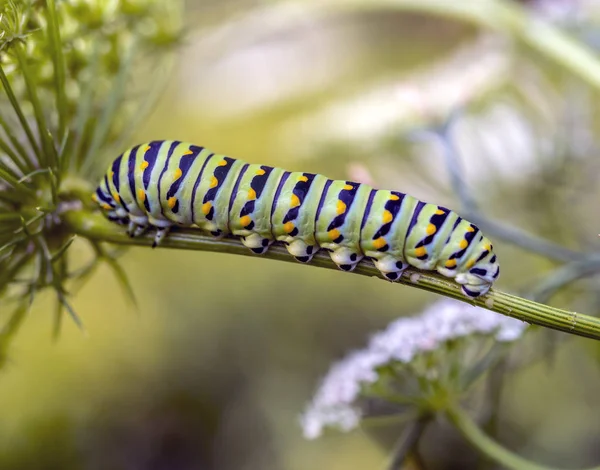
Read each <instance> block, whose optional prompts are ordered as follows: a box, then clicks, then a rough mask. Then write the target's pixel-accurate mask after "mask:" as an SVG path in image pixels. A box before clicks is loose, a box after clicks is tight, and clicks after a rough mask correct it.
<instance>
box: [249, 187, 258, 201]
mask: <svg viewBox="0 0 600 470" xmlns="http://www.w3.org/2000/svg"><path fill="white" fill-rule="evenodd" d="M248 199H249V200H251V201H252V200H254V199H256V191H254V189H252V188H250V189H249V190H248Z"/></svg>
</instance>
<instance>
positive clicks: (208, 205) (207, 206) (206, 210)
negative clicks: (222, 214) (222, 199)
mask: <svg viewBox="0 0 600 470" xmlns="http://www.w3.org/2000/svg"><path fill="white" fill-rule="evenodd" d="M211 207H212V203H210V202H205V203H204V204H202V213H203V214H204V215H207V214H208V213H209V212H210V209H211Z"/></svg>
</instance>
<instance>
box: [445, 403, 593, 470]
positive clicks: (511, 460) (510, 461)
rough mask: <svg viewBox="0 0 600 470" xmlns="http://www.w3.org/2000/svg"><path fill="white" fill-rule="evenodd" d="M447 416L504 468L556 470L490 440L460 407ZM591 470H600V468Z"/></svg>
mask: <svg viewBox="0 0 600 470" xmlns="http://www.w3.org/2000/svg"><path fill="white" fill-rule="evenodd" d="M446 416H447V417H448V419H449V420H450V422H451V423H452V424H453V425H454V426H455V427H456V428H457V429H458V431H459V432H460V433H461V434H462V435H463V437H464V438H465V439H466V440H467V441H468V442H469V443H470V444H471V445H472V446H473V447H475V448H476V449H477V450H478V451H479V452H480V453H481V454H482V455H485V456H486V457H488V458H490V459H492V460H493V461H495V462H496V463H498V464H500V465H502V466H503V467H506V468H508V469H511V470H554V467H546V466H544V465H540V464H537V463H534V462H530V461H529V460H527V459H525V458H523V457H521V456H519V455H517V454H515V453H513V452H511V451H510V450H508V449H507V448H505V447H503V446H501V445H500V444H499V443H498V442H496V441H494V440H493V439H490V438H489V437H488V436H487V435H486V434H485V433H484V432H483V431H482V430H481V429H480V428H479V427H478V426H477V424H475V422H474V421H473V420H472V419H471V418H470V417H469V415H468V414H467V413H465V412H464V411H463V410H462V409H460V408H459V407H458V406H453V407H452V406H451V407H449V408H448V409H447V410H446ZM590 470H600V467H594V468H593V469H590Z"/></svg>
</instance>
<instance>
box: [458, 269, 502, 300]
mask: <svg viewBox="0 0 600 470" xmlns="http://www.w3.org/2000/svg"><path fill="white" fill-rule="evenodd" d="M496 277H497V276H496ZM494 279H495V278H492V280H490V279H485V278H482V277H480V276H479V275H477V274H472V273H471V272H468V273H459V274H458V275H457V276H456V277H455V280H456V282H458V283H459V284H461V288H460V290H461V291H462V293H463V294H465V295H466V296H467V297H471V298H476V297H479V296H482V295H485V294H487V292H488V291H489V290H490V287H492V283H493V280H494Z"/></svg>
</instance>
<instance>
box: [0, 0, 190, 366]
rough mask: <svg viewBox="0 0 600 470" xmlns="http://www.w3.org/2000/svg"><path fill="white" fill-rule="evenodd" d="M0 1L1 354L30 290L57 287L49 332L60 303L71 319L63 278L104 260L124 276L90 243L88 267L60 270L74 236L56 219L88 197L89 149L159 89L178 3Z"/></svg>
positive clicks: (120, 128)
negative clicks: (92, 256) (0, 90)
mask: <svg viewBox="0 0 600 470" xmlns="http://www.w3.org/2000/svg"><path fill="white" fill-rule="evenodd" d="M1 8H2V13H1V15H2V21H1V23H0V26H1V32H0V37H1V39H0V41H1V43H0V50H1V53H2V63H1V66H0V80H1V81H2V86H3V89H4V93H3V95H2V102H1V103H0V106H1V107H2V110H3V111H2V118H1V119H0V127H1V129H2V133H1V134H0V147H1V149H2V151H3V155H2V157H1V160H0V176H1V177H2V181H1V182H0V221H2V226H1V228H0V293H5V292H6V291H8V292H7V293H6V295H5V296H4V300H3V308H2V310H3V311H6V309H7V306H6V305H7V304H10V303H16V305H17V306H16V307H15V308H14V309H13V313H12V315H9V316H8V317H5V320H6V321H7V323H6V326H5V328H4V331H3V334H2V340H1V342H0V350H1V351H2V352H1V354H4V350H5V349H6V345H7V342H8V340H9V339H10V337H11V336H12V334H13V333H14V332H15V331H16V329H17V328H18V327H19V325H20V323H21V321H22V319H23V318H24V317H25V315H26V312H27V310H28V309H29V307H30V305H31V303H32V302H33V300H34V297H35V295H36V293H37V292H38V291H39V290H41V289H43V288H45V287H51V288H53V289H54V290H55V292H56V297H57V308H56V315H55V333H58V331H59V328H60V323H61V317H62V312H63V309H66V310H67V311H68V312H69V313H70V314H71V316H72V317H73V318H74V319H75V321H76V322H78V323H80V321H79V319H78V318H77V315H76V314H75V312H74V310H73V309H72V308H71V306H70V305H69V303H68V301H67V299H66V297H67V291H66V286H65V282H66V281H67V280H68V279H70V278H71V279H72V278H75V279H79V280H82V279H84V278H85V277H86V276H88V275H89V274H91V272H92V271H93V270H94V269H95V267H96V266H97V262H98V261H100V260H101V259H105V260H107V261H108V262H109V263H110V264H111V266H113V268H114V269H115V270H116V272H117V274H118V275H119V276H120V278H121V279H122V280H123V281H124V280H125V278H124V276H123V274H122V271H121V269H120V267H119V265H118V264H116V263H114V260H113V255H112V254H110V253H109V252H107V251H106V250H105V249H104V248H103V247H101V246H100V245H99V244H94V243H92V248H93V250H94V252H95V259H94V260H93V261H92V262H90V263H89V264H88V265H87V266H84V267H81V266H80V269H77V270H75V269H72V268H73V267H72V266H69V265H68V263H67V261H68V257H67V256H66V255H65V253H66V251H67V249H68V247H69V246H70V245H71V243H72V242H73V240H74V237H73V235H72V234H70V233H68V232H67V231H65V229H64V227H62V226H61V220H60V214H61V213H62V212H64V211H65V210H67V209H68V208H69V207H71V208H72V207H73V204H75V206H77V204H78V203H77V200H78V198H79V199H80V200H83V201H87V199H89V194H90V192H91V191H92V188H93V180H94V178H96V177H97V175H98V174H99V171H100V169H101V168H103V167H104V164H105V163H104V162H105V161H104V160H103V159H99V158H98V155H101V154H103V152H109V154H113V153H115V152H116V151H117V150H116V149H117V148H120V147H122V146H123V145H124V142H126V141H127V139H128V138H130V137H131V132H132V131H133V129H134V128H135V125H136V124H137V123H139V122H140V120H142V119H143V118H144V116H146V114H147V112H148V111H149V110H150V109H151V107H152V105H153V103H154V102H155V98H156V97H157V96H158V95H157V93H160V92H161V90H162V89H163V87H164V84H165V79H166V78H167V74H166V70H165V69H167V70H168V69H169V60H168V56H167V55H168V54H169V53H170V52H172V50H173V47H174V46H175V45H176V44H177V43H178V41H179V36H180V24H179V22H180V18H179V14H180V13H179V9H180V6H179V5H178V3H177V2H169V3H164V2H158V1H153V0H148V1H122V2H121V1H98V2H89V1H72V2H58V4H56V5H55V2H53V1H48V2H39V1H33V0H31V1H29V0H21V1H16V0H6V1H4V2H2V5H1ZM165 59H166V60H167V61H166V62H165ZM148 74H152V81H147V80H144V78H143V77H144V76H145V75H148ZM144 82H146V83H144ZM72 195H77V197H75V198H74V197H73V196H72Z"/></svg>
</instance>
